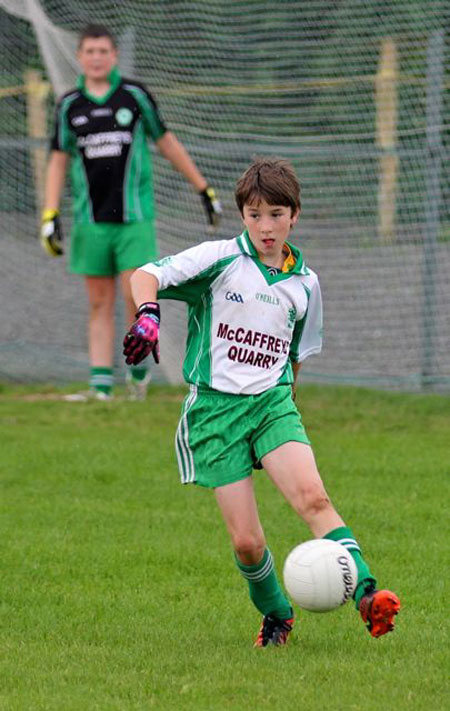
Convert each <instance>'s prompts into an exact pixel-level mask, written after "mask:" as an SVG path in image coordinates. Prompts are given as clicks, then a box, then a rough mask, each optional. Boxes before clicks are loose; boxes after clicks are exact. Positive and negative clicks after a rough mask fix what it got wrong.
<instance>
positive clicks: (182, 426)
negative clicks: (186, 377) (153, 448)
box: [175, 385, 197, 484]
mask: <svg viewBox="0 0 450 711" xmlns="http://www.w3.org/2000/svg"><path fill="white" fill-rule="evenodd" d="M196 399H197V386H196V385H191V394H190V395H189V397H188V399H187V400H186V405H185V408H184V413H183V416H182V418H181V420H180V422H179V424H178V427H177V432H176V435H175V450H176V453H177V460H178V469H179V471H180V476H181V482H182V484H189V483H192V482H193V481H195V466H194V457H193V455H192V450H191V448H190V446H189V425H188V421H187V416H188V412H189V410H190V409H191V407H192V405H193V404H194V402H195V401H196Z"/></svg>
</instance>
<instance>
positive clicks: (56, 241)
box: [41, 210, 64, 257]
mask: <svg viewBox="0 0 450 711" xmlns="http://www.w3.org/2000/svg"><path fill="white" fill-rule="evenodd" d="M62 241H63V234H62V229H61V223H60V220H59V210H44V211H43V213H42V225H41V245H42V248H43V249H45V251H46V252H47V254H49V255H50V256H51V257H60V256H61V255H62V254H64V250H63V247H62Z"/></svg>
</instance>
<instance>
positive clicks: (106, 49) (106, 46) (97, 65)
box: [78, 37, 117, 81]
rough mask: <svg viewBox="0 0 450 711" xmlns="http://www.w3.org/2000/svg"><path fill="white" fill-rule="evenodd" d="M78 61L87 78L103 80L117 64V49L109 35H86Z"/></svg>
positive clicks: (79, 51)
mask: <svg viewBox="0 0 450 711" xmlns="http://www.w3.org/2000/svg"><path fill="white" fill-rule="evenodd" d="M78 62H79V64H80V67H81V69H82V72H83V74H84V75H85V77H86V79H90V80H91V81H103V80H105V79H106V78H107V76H108V74H109V73H110V71H111V69H113V67H115V65H116V64H117V51H116V49H115V47H114V45H113V43H112V42H111V40H110V39H109V37H86V38H85V39H84V40H83V42H82V44H81V46H80V48H79V50H78Z"/></svg>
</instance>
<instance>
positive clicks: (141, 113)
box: [51, 69, 167, 223]
mask: <svg viewBox="0 0 450 711" xmlns="http://www.w3.org/2000/svg"><path fill="white" fill-rule="evenodd" d="M109 80H110V82H111V86H110V89H109V91H108V92H107V93H106V94H105V95H104V96H102V97H97V96H93V95H91V94H89V93H88V92H87V90H86V88H85V84H84V77H83V76H81V77H79V79H78V84H77V88H76V89H74V90H73V91H69V92H67V93H66V94H64V96H63V97H62V98H61V100H60V102H59V104H58V107H57V110H56V122H55V131H54V135H53V138H52V141H51V149H52V150H57V151H66V152H67V153H69V154H70V156H71V166H70V169H71V179H72V194H73V201H74V213H75V214H74V217H75V222H78V223H87V222H140V221H142V220H149V219H152V218H153V216H154V200H153V181H152V164H151V156H150V152H149V150H148V147H147V143H146V141H147V137H150V138H152V139H153V140H154V141H157V140H158V139H159V138H161V136H163V135H164V133H165V132H166V130H167V128H166V126H165V125H164V122H163V121H162V119H161V116H160V115H159V112H158V108H157V106H156V103H155V101H154V99H153V97H152V96H151V94H149V92H148V91H147V90H146V89H145V87H144V86H143V85H142V84H139V83H138V82H135V81H130V80H128V79H123V78H122V77H121V76H120V74H119V72H118V70H117V69H113V71H112V72H111V74H110V76H109Z"/></svg>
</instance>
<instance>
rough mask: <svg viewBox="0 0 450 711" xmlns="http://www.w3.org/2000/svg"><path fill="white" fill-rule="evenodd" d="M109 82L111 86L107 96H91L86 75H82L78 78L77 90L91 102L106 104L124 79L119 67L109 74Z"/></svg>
mask: <svg viewBox="0 0 450 711" xmlns="http://www.w3.org/2000/svg"><path fill="white" fill-rule="evenodd" d="M108 81H109V85H110V86H109V89H108V91H107V92H106V94H103V96H94V94H90V93H89V92H88V90H87V89H86V77H85V75H84V74H80V75H79V76H78V77H77V89H79V90H80V91H81V92H82V93H83V94H84V96H86V97H87V98H88V99H89V100H90V101H93V102H94V103H95V104H106V102H107V101H108V99H109V97H110V96H111V95H112V94H114V92H115V90H116V89H117V87H118V86H119V84H120V82H121V81H122V77H121V76H120V72H119V69H118V67H113V68H112V69H111V71H110V72H109V74H108Z"/></svg>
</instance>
